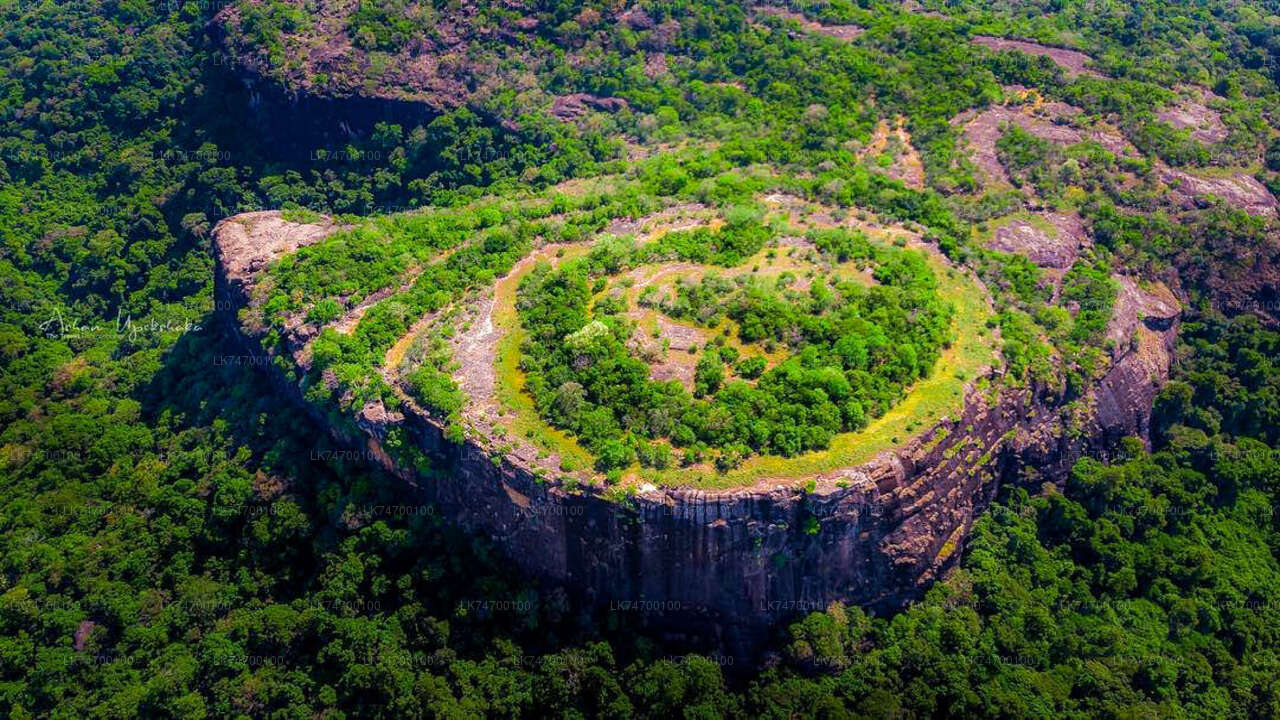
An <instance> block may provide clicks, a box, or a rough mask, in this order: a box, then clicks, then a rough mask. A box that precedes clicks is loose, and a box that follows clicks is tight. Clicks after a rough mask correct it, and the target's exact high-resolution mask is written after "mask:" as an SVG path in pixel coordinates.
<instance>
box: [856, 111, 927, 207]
mask: <svg viewBox="0 0 1280 720" xmlns="http://www.w3.org/2000/svg"><path fill="white" fill-rule="evenodd" d="M905 123H906V119H905V118H901V117H899V118H897V119H896V120H895V122H894V126H893V127H892V128H890V127H889V123H888V122H886V121H884V120H881V121H880V124H879V125H877V126H876V129H875V133H874V134H872V136H871V142H869V143H867V147H866V148H865V149H864V150H863V152H862V153H861V155H862V157H863V158H865V159H870V160H872V161H873V162H877V163H878V162H879V158H880V157H883V156H884V155H885V154H886V153H887V154H888V157H889V158H890V162H889V165H888V166H885V167H884V169H885V171H886V172H887V173H888V175H889V177H891V178H893V179H895V180H901V181H902V182H903V183H905V184H906V185H907V186H908V187H912V188H915V189H917V190H919V189H922V188H924V163H923V162H921V160H920V153H918V152H916V149H915V146H914V145H912V144H911V134H910V133H909V132H907V128H906V126H905Z"/></svg>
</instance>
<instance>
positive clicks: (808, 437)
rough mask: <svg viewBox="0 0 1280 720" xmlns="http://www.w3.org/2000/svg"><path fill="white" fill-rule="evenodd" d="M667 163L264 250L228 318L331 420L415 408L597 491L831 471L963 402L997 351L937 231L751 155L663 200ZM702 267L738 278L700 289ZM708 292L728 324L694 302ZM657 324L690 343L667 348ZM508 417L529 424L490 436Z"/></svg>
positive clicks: (978, 298)
mask: <svg viewBox="0 0 1280 720" xmlns="http://www.w3.org/2000/svg"><path fill="white" fill-rule="evenodd" d="M667 162H668V161H667V160H666V159H662V158H659V159H654V160H650V161H645V162H642V163H641V164H640V165H639V166H637V172H636V173H635V174H636V178H635V179H622V178H613V177H603V178H601V179H599V180H596V181H593V182H592V183H575V184H572V185H570V186H569V187H565V188H559V189H553V191H551V192H550V193H548V194H543V195H541V196H534V197H528V198H523V199H519V198H512V199H502V198H490V199H484V200H480V201H477V202H475V203H470V204H466V205H464V206H462V207H459V208H456V209H429V210H424V211H419V212H414V213H408V214H403V215H396V216H389V217H385V218H375V219H372V220H369V221H363V222H360V223H357V224H355V225H353V226H350V227H346V228H344V229H341V230H338V231H336V232H334V233H333V234H331V235H329V236H327V237H325V238H324V239H322V240H320V241H318V242H316V243H314V244H310V245H307V246H305V247H302V248H300V249H299V250H298V251H297V252H296V254H293V255H288V256H285V257H284V258H283V259H280V260H278V261H277V262H276V263H275V264H273V265H271V266H270V267H269V268H268V269H267V270H266V271H265V272H264V273H263V276H262V278H261V279H260V280H259V281H258V284H257V286H256V287H255V288H254V291H253V293H254V295H255V298H256V299H255V301H254V304H253V307H252V308H251V309H250V311H249V312H250V314H249V315H248V316H247V317H246V318H245V321H246V322H247V324H248V325H250V326H251V327H256V328H259V332H265V333H266V337H267V340H266V344H267V345H268V346H272V344H273V343H274V344H275V345H277V346H283V345H290V344H293V345H296V346H297V347H298V349H299V351H298V352H296V353H293V357H294V358H295V359H297V360H298V361H299V363H298V364H297V365H296V366H295V367H292V368H290V369H289V373H290V374H291V375H292V377H293V379H294V380H295V381H300V382H301V383H302V384H303V386H304V387H305V388H306V389H305V394H306V396H307V397H308V398H309V399H310V400H311V401H312V402H315V403H317V404H319V405H320V406H322V407H327V408H331V409H332V410H333V413H332V414H333V416H334V417H335V418H342V420H341V422H345V423H347V424H349V423H350V422H351V421H352V419H353V418H354V417H356V416H357V415H358V414H359V413H361V412H362V411H363V410H364V409H365V408H367V407H368V406H370V404H371V403H373V404H375V405H382V406H383V407H384V408H385V409H386V410H390V411H392V412H401V411H418V412H423V413H425V414H427V415H430V416H432V417H434V418H435V419H436V420H437V421H439V422H441V423H442V424H446V425H447V426H448V429H447V431H446V433H447V435H448V436H449V437H452V438H453V439H455V440H461V439H462V438H463V437H467V436H470V437H472V438H473V439H474V438H477V437H479V438H480V439H481V440H482V441H486V444H491V445H493V446H494V447H495V448H502V447H503V446H506V445H509V444H510V443H521V444H523V443H530V444H531V445H532V446H533V449H534V452H536V453H538V454H539V455H540V456H541V457H540V459H542V460H546V461H547V462H546V463H542V466H543V469H544V471H545V472H547V473H558V472H568V473H571V472H573V471H578V470H583V471H591V470H595V471H598V472H600V473H608V474H609V475H610V477H611V479H612V481H614V482H616V481H617V480H618V479H620V478H621V477H622V476H623V475H627V476H628V477H629V478H630V479H641V480H655V481H658V482H659V483H669V482H675V481H676V480H675V475H674V474H673V473H671V472H669V471H671V470H672V469H673V468H675V467H676V466H677V465H683V466H686V467H689V466H694V467H696V468H700V469H702V470H708V471H709V472H708V473H707V474H708V475H709V476H710V477H712V478H713V479H712V480H711V482H713V483H732V482H733V481H732V480H731V479H730V477H729V476H728V475H727V473H729V471H738V472H735V473H733V474H732V476H733V477H739V478H742V479H743V480H749V479H750V478H752V477H755V476H756V475H757V474H758V473H753V472H751V471H752V470H753V469H755V468H756V464H758V463H760V462H765V456H787V457H795V458H796V461H795V462H793V463H792V464H793V465H794V466H795V469H794V470H793V471H792V473H793V474H794V473H797V472H800V471H802V470H805V469H808V470H809V471H810V472H812V468H818V467H824V468H825V469H828V470H829V469H834V468H836V467H838V466H839V463H840V462H841V461H842V460H845V459H846V458H847V457H848V450H847V449H852V448H854V447H859V446H861V449H862V450H863V452H862V453H860V455H861V456H863V457H864V459H865V458H867V457H869V456H870V455H869V454H868V452H867V451H874V450H879V449H885V448H887V447H889V446H891V445H892V444H897V443H898V442H900V441H902V440H905V439H907V438H909V437H910V436H911V434H912V433H911V431H912V430H915V431H922V430H924V429H927V428H928V426H929V425H930V424H931V423H932V422H935V421H937V420H940V419H941V418H942V417H943V414H944V410H952V411H954V410H956V409H958V403H959V401H961V400H962V399H963V394H964V393H963V388H964V387H965V385H966V382H965V381H966V380H973V379H977V377H978V375H979V374H980V373H981V372H983V371H984V370H985V368H986V367H988V366H990V364H992V363H993V362H994V360H995V354H994V353H993V351H992V346H993V343H994V336H993V334H992V333H990V332H989V329H988V328H986V327H984V323H989V322H994V317H993V316H992V315H991V312H990V310H989V309H988V308H987V302H988V299H987V298H986V296H985V293H984V291H983V290H982V289H981V287H980V286H979V285H978V284H977V281H976V279H975V278H973V277H972V276H966V275H965V274H964V273H960V272H958V271H957V270H956V269H955V268H954V267H953V266H952V265H951V264H950V263H949V262H948V261H946V260H945V259H944V258H943V257H942V256H941V255H940V253H939V252H938V250H937V246H936V245H935V244H932V243H927V242H925V241H923V240H922V239H921V238H920V236H919V235H918V234H916V233H913V232H911V231H905V230H901V229H900V231H901V232H903V233H905V234H903V235H898V236H897V238H898V239H897V241H896V243H895V241H894V240H893V238H894V234H893V233H889V232H881V231H880V230H877V229H867V230H866V231H863V230H859V229H857V228H855V227H853V225H852V224H850V223H842V222H837V221H835V220H834V219H832V218H830V217H827V216H826V212H825V211H826V208H824V207H823V206H821V205H820V204H817V203H812V204H806V203H805V202H804V201H801V200H800V198H799V197H798V196H796V195H792V194H789V193H801V194H815V193H816V191H815V186H817V185H818V183H816V182H804V181H800V180H798V179H796V178H787V177H786V176H782V175H778V174H777V173H776V172H773V171H770V170H768V169H766V168H764V167H757V168H754V169H752V168H747V169H738V168H730V169H726V170H724V171H723V172H721V173H718V174H717V175H714V176H712V177H711V178H710V184H709V185H704V187H711V188H717V189H712V190H710V191H709V192H708V191H699V192H689V191H687V190H683V191H682V190H676V191H675V192H671V191H667V194H664V192H663V190H662V188H661V187H659V186H656V185H655V184H654V183H653V182H652V181H650V180H648V178H647V171H646V170H645V169H644V168H646V167H661V166H662V165H663V164H665V163H667ZM855 171H856V172H858V173H865V171H863V170H861V169H860V168H855ZM827 182H829V179H828V180H827ZM881 182H885V181H881ZM782 192H785V193H788V194H785V195H781V196H780V195H779V193H782ZM761 198H769V200H761ZM779 198H785V199H786V203H787V204H788V205H789V206H790V207H784V206H783V203H782V202H780V201H779ZM284 219H285V220H286V221H288V220H297V221H305V220H309V219H312V218H308V217H305V216H298V215H297V214H295V213H285V215H284ZM847 219H848V220H849V221H850V222H851V223H857V222H859V221H857V220H856V218H854V217H853V216H849V217H848V218H847ZM792 223H795V225H793V224H792ZM862 224H863V225H864V226H868V224H867V223H865V222H864V223H862ZM806 225H807V226H809V227H808V228H807V229H805V228H804V227H801V226H806ZM868 227H869V226H868ZM626 230H631V231H632V232H625V231H626ZM637 231H638V233H637ZM637 234H639V235H641V236H642V237H637ZM872 236H875V237H876V239H875V240H873V239H871V237H872ZM908 236H910V237H913V238H914V240H913V241H912V242H913V247H906V244H907V240H906V238H907V237H908ZM900 246H901V247H900ZM921 248H924V249H921ZM569 256H572V257H573V258H575V259H572V260H571V259H569ZM551 263H555V264H557V267H556V268H555V269H553V268H552V267H551ZM518 265H519V266H520V267H519V268H518V269H517V266H518ZM652 268H657V269H658V271H660V272H662V273H664V274H666V275H670V277H668V278H667V282H668V283H670V284H669V285H662V286H661V289H662V291H663V292H665V293H666V294H667V297H666V298H665V300H661V301H660V300H658V299H657V295H655V293H657V292H658V291H659V290H660V286H659V285H657V284H651V283H652V279H650V280H647V281H645V284H646V286H649V287H650V290H649V291H648V292H647V293H646V294H644V295H643V296H639V295H637V296H636V297H634V298H630V299H628V298H627V297H625V295H626V294H627V293H628V292H630V290H632V289H633V288H634V287H635V285H636V280H637V274H638V273H644V272H646V271H647V270H650V269H652ZM719 272H725V273H734V274H735V275H736V279H734V280H729V279H728V278H727V277H726V278H722V279H721V280H720V281H719V282H718V283H717V284H716V285H715V288H716V289H711V288H712V285H709V284H708V283H710V282H712V281H713V280H715V279H716V278H718V277H719V275H718V274H717V273H719ZM570 274H571V275H570ZM940 276H942V277H940ZM681 277H683V278H684V281H682V282H676V281H677V280H679V279H680V278H681ZM695 281H696V282H695ZM797 285H803V286H804V287H805V290H804V291H800V290H797V289H796V287H795V286H797ZM553 288H559V290H554V289H553ZM735 288H736V290H735ZM940 290H943V291H947V296H946V298H945V299H944V295H943V294H942V292H940ZM566 292H567V293H568V295H566V294H565V293H566ZM705 293H711V296H710V297H701V299H698V300H691V299H692V298H694V297H695V296H701V295H703V294H705ZM691 302H695V303H698V304H701V307H698V306H693V305H691V304H690V303H691ZM662 303H666V306H665V307H660V305H662ZM956 303H960V304H961V305H962V308H961V310H962V311H963V312H962V315H961V316H960V317H957V316H956V307H955V306H956ZM588 305H590V308H588ZM719 306H724V307H726V308H728V313H729V316H728V317H720V318H714V319H713V318H712V317H710V316H708V315H707V314H706V313H705V312H703V311H705V310H706V309H708V308H709V307H719ZM517 308H519V311H518V312H517V311H516V310H517ZM512 316H514V317H512ZM695 316H698V317H695ZM566 323H567V324H566ZM646 323H647V325H648V326H647V327H642V325H644V324H646ZM662 323H666V324H668V325H669V324H671V323H676V324H679V325H681V326H682V327H683V328H684V334H685V335H686V336H688V335H689V334H690V333H692V335H693V336H695V337H698V338H700V339H701V341H700V342H693V341H691V340H690V341H688V342H686V343H685V344H684V345H682V346H681V347H679V348H677V349H673V348H672V347H671V346H670V338H666V337H664V333H663V331H662V330H661V329H660V327H659V326H660V325H661V324H662ZM495 325H497V326H498V327H497V328H496V329H495ZM506 333H511V334H512V335H514V336H515V337H518V338H520V340H519V341H517V342H513V341H512V340H511V338H509V337H506V336H505V335H506ZM960 333H965V334H978V335H979V336H980V337H965V338H959V337H958V336H959V334H960ZM295 338H296V339H295ZM686 340H688V337H686ZM654 341H656V342H654ZM678 342H680V341H678ZM646 343H647V344H648V347H642V346H644V345H646ZM659 346H663V347H659ZM558 350H560V351H562V352H560V354H558V355H556V354H555V353H556V352H557V351H558ZM944 352H946V354H947V356H948V357H947V358H946V360H945V361H943V360H942V355H943V353H944ZM935 368H939V369H938V370H937V371H936V372H935ZM682 372H683V376H684V382H683V384H682V381H681V380H680V379H679V378H680V377H681V373H682ZM664 373H665V375H664ZM940 374H945V376H944V377H938V375H940ZM651 375H655V377H650V376H651ZM658 376H661V377H658ZM939 381H941V383H943V384H945V386H946V387H947V388H949V389H948V390H946V391H943V392H946V393H949V397H945V398H942V400H943V402H942V404H939V403H938V402H937V401H936V400H935V401H933V402H927V403H923V404H918V403H913V407H918V409H919V414H918V415H916V414H909V415H907V416H905V418H903V419H905V423H903V422H902V419H899V420H897V421H896V424H895V427H897V428H898V431H897V432H899V433H900V435H898V436H893V437H892V442H887V441H888V440H890V436H889V435H888V434H887V431H886V430H885V429H884V428H882V427H881V426H880V425H879V424H877V423H876V422H875V421H877V420H879V419H881V418H882V417H883V416H884V415H885V413H886V412H887V411H889V410H891V409H893V408H894V407H895V406H897V405H898V403H899V402H900V401H902V400H904V399H905V398H908V397H910V396H911V394H912V393H914V392H916V391H920V392H924V393H926V394H930V393H932V394H934V395H939V394H941V393H940V391H941V387H935V386H939ZM628 383H629V384H628ZM695 398H696V400H695ZM530 401H531V403H530ZM530 404H532V410H533V412H530V407H529V405H530ZM913 412H914V411H913ZM726 422H727V423H729V424H730V425H732V424H733V423H736V425H732V427H730V426H726ZM508 423H514V425H515V426H516V427H521V428H527V431H526V432H525V433H524V437H520V436H519V435H517V436H514V437H505V438H504V437H502V436H496V437H484V436H485V434H486V433H488V432H494V433H503V430H502V429H500V428H504V426H506V425H508ZM770 423H772V425H770ZM869 427H870V428H871V429H872V430H873V431H875V432H872V433H869V434H868V435H867V436H866V437H864V438H861V439H860V438H858V437H856V436H858V435H859V432H860V431H863V430H865V429H868V428H869ZM557 429H559V430H568V431H570V434H569V436H565V435H564V433H562V432H557ZM863 440H865V441H866V442H865V443H864V442H862V441H863ZM391 444H392V445H394V446H395V447H398V448H400V451H401V452H403V453H405V454H406V455H405V457H404V459H405V460H406V462H407V465H408V466H410V467H413V466H417V465H420V464H421V459H420V458H416V457H414V455H413V452H414V451H413V449H412V447H411V444H409V443H404V442H401V441H399V440H396V439H393V441H392V443H391ZM833 447H834V448H836V449H844V450H842V451H841V452H833V451H832V448H833ZM588 448H589V451H588ZM506 449H507V450H508V451H509V450H510V449H511V448H510V447H507V448H506ZM676 453H679V454H680V457H679V458H678V459H677V458H676ZM806 454H807V457H806V456H805V455H806ZM872 454H873V453H872ZM552 455H554V456H555V458H552ZM755 455H759V456H761V458H760V460H759V461H757V463H746V464H745V465H744V461H747V460H748V459H749V458H751V457H752V456H755ZM779 459H781V458H779ZM553 460H558V464H557V463H556V462H553ZM773 462H774V464H775V471H776V461H773ZM766 464H767V463H766ZM589 476H590V473H588V474H587V475H585V476H583V479H586V478H589ZM664 476H665V477H664Z"/></svg>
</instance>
